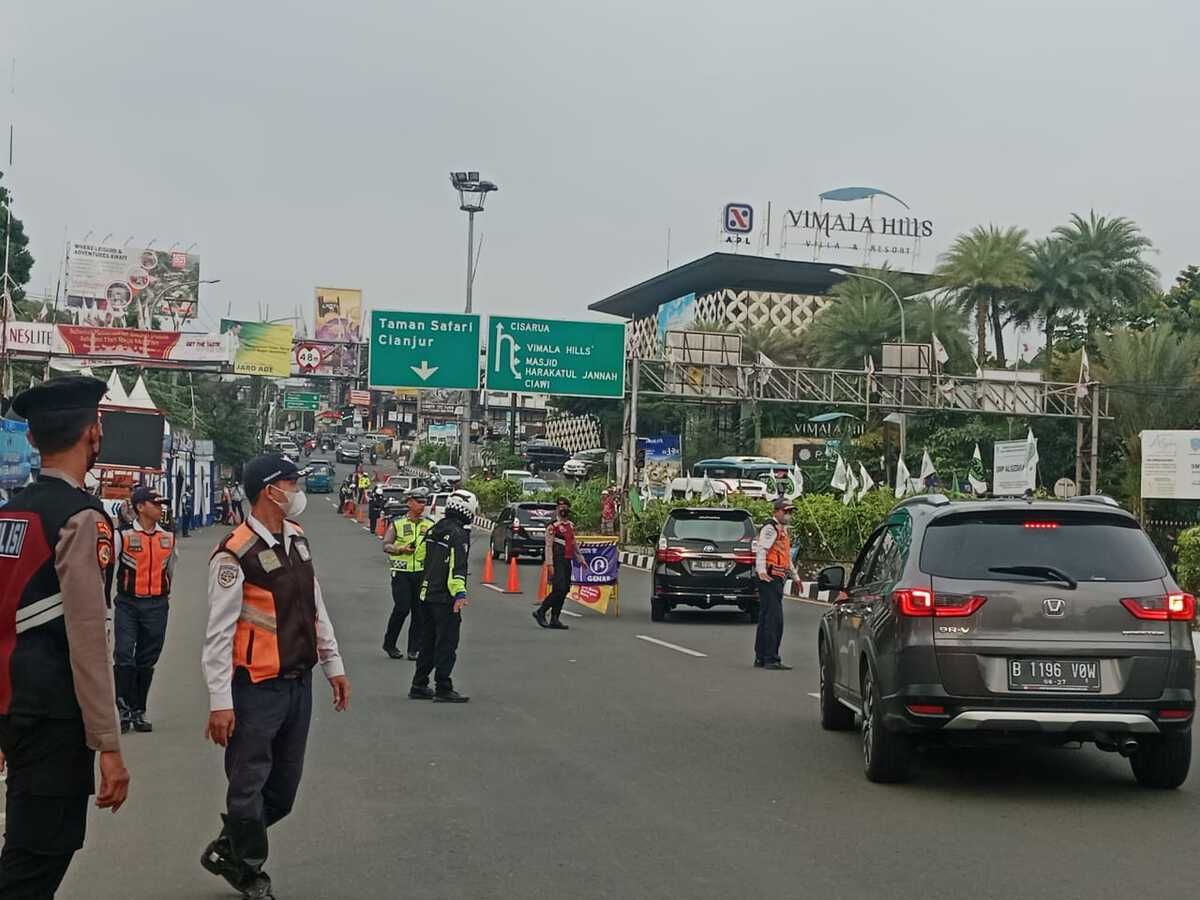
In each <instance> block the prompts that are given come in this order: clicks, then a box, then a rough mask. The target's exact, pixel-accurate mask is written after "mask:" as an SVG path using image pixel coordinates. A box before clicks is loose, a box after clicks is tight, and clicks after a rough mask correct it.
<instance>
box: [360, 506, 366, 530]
mask: <svg viewBox="0 0 1200 900" xmlns="http://www.w3.org/2000/svg"><path fill="white" fill-rule="evenodd" d="M366 523H367V511H366V509H365V508H364V507H363V505H362V504H361V503H360V504H359V505H358V524H359V525H365V524H366Z"/></svg>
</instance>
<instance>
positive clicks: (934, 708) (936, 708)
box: [908, 703, 946, 716]
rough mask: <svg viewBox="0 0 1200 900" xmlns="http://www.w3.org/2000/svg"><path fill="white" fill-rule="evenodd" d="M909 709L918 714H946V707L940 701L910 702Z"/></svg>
mask: <svg viewBox="0 0 1200 900" xmlns="http://www.w3.org/2000/svg"><path fill="white" fill-rule="evenodd" d="M908 711H909V712H910V713H912V714H913V715H916V716H944V715H945V714H946V707H944V706H942V705H941V704H938V703H910V704H908Z"/></svg>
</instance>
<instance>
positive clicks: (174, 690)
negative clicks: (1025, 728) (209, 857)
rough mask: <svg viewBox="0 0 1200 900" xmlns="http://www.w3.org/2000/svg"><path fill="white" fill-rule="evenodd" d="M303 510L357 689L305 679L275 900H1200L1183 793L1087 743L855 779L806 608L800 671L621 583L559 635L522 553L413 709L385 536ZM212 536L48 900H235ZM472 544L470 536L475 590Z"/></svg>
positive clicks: (712, 619)
mask: <svg viewBox="0 0 1200 900" xmlns="http://www.w3.org/2000/svg"><path fill="white" fill-rule="evenodd" d="M304 522H305V526H306V530H307V533H308V534H309V536H310V538H311V540H312V545H313V548H314V552H315V556H316V562H317V568H318V572H319V576H320V578H321V583H322V586H323V588H324V592H325V597H326V602H327V603H328V605H329V608H330V612H331V615H332V617H333V620H334V624H335V626H336V629H337V633H338V637H339V641H340V643H341V647H342V653H343V655H344V656H345V658H346V661H347V668H348V674H349V676H350V679H351V682H352V685H353V695H352V700H351V707H350V710H349V711H348V712H346V713H342V714H337V713H335V712H334V711H333V710H332V708H331V705H330V698H329V693H328V689H327V687H326V685H325V684H324V681H323V679H317V685H318V686H317V694H316V696H317V700H318V702H317V704H316V711H315V714H314V721H313V728H312V735H311V738H310V742H309V754H308V761H307V769H306V774H305V781H304V785H303V787H302V789H301V794H300V798H299V801H298V803H297V808H296V810H295V812H294V813H293V814H292V816H291V817H290V818H288V819H286V820H284V821H283V822H282V823H280V824H279V825H278V826H276V827H275V828H273V829H272V831H271V844H272V847H271V857H270V862H269V864H268V870H269V871H270V872H271V875H272V877H273V879H274V881H275V885H276V890H277V894H278V896H279V897H280V898H281V900H282V898H288V900H291V898H342V897H347V898H376V897H379V898H383V897H389V898H390V897H405V898H410V897H411V898H460V897H471V898H474V897H504V898H520V900H525V898H554V900H559V898H564V897H570V898H592V897H613V898H641V897H664V898H666V897H704V898H709V897H712V898H730V897H821V898H825V897H881V898H887V900H890V898H904V897H916V896H920V897H925V898H939V897H947V898H961V897H963V896H970V897H972V898H980V897H998V898H1007V900H1017V898H1026V897H1054V898H1073V897H1088V898H1096V897H1121V896H1155V897H1165V896H1182V895H1185V894H1188V895H1190V894H1191V893H1193V892H1194V890H1195V875H1194V871H1193V864H1192V863H1191V862H1190V849H1189V848H1190V846H1191V844H1190V835H1191V832H1192V829H1193V827H1194V825H1195V822H1196V820H1197V814H1198V813H1200V803H1198V802H1197V793H1196V786H1197V781H1196V778H1195V777H1193V778H1192V779H1191V780H1190V781H1189V782H1188V784H1186V785H1185V786H1184V787H1183V789H1181V790H1179V791H1174V792H1167V793H1154V792H1148V791H1145V790H1142V789H1140V788H1138V787H1137V786H1136V785H1135V784H1134V781H1133V779H1132V776H1131V775H1130V773H1129V767H1128V765H1127V764H1126V763H1125V761H1124V760H1122V759H1120V758H1119V757H1115V756H1111V755H1106V754H1102V753H1100V752H1099V751H1096V750H1094V749H1087V750H1058V751H1037V752H1024V753H1011V752H1010V753H978V752H972V753H966V752H963V753H941V754H936V755H932V756H926V758H925V759H924V760H923V761H922V764H921V767H920V774H919V776H918V778H917V779H916V780H914V781H913V782H912V783H911V784H907V785H901V786H879V785H872V784H869V783H868V782H867V781H866V780H865V779H864V778H863V775H862V770H861V756H860V753H859V744H858V735H857V733H848V734H829V733H825V732H823V731H822V730H821V729H820V726H819V724H818V721H817V709H816V702H815V700H814V699H813V698H812V697H811V696H810V692H812V691H815V690H816V684H817V674H816V667H815V659H814V656H815V640H814V635H815V624H816V621H817V619H818V617H819V615H820V610H819V608H817V607H815V606H812V605H807V604H803V603H800V602H790V603H789V605H788V607H787V610H786V616H787V630H786V635H785V640H784V657H785V659H786V660H788V661H790V662H791V663H793V664H794V665H795V667H796V668H795V670H794V671H792V672H764V671H761V670H757V669H753V668H752V667H751V661H752V657H753V652H752V650H753V639H754V630H753V627H752V626H750V625H748V624H746V623H745V622H744V621H743V620H742V618H741V617H739V616H734V615H730V614H721V613H700V612H696V613H694V614H684V615H683V616H679V617H677V619H678V620H677V621H672V622H669V623H663V624H651V622H650V621H649V610H648V601H647V593H648V577H647V575H646V574H645V573H641V572H635V571H632V570H628V569H627V570H626V571H625V573H624V574H623V576H622V580H621V589H622V592H623V593H622V601H621V606H622V615H621V616H620V617H619V618H611V617H600V616H597V615H595V614H593V613H591V612H590V611H586V610H579V609H576V610H574V611H575V612H579V613H582V617H581V618H569V619H567V621H568V622H569V624H570V626H571V630H570V631H567V632H552V631H545V630H542V629H540V628H538V627H537V626H536V625H535V624H534V622H533V620H532V619H531V617H530V610H531V608H532V601H533V594H534V591H535V586H536V579H537V574H538V572H537V567H536V565H535V564H532V563H527V564H525V565H522V566H521V574H522V584H523V593H522V594H521V595H518V596H514V595H502V594H498V593H494V592H492V591H490V590H487V589H484V588H482V587H474V588H473V589H472V594H471V606H470V607H469V608H468V609H467V610H466V612H465V614H464V625H463V640H462V646H461V649H460V657H459V664H458V668H457V670H456V672H455V682H456V686H457V687H458V688H459V689H460V690H461V691H463V692H464V693H467V694H470V695H471V702H470V703H469V704H466V705H463V706H450V705H445V704H437V705H435V704H430V703H423V702H415V701H409V700H407V699H406V698H405V694H406V692H407V687H408V682H409V679H410V677H411V670H412V663H409V662H401V661H393V660H390V659H388V658H387V657H386V656H385V655H384V654H383V652H382V651H381V649H380V640H381V634H382V629H383V625H384V622H385V619H386V616H387V612H388V609H389V607H390V598H389V594H388V590H387V570H386V559H385V557H384V556H383V554H382V552H381V551H380V550H379V543H378V541H377V539H376V538H374V537H373V536H371V535H369V534H367V533H366V532H365V531H364V530H363V529H362V528H361V527H360V526H358V525H357V524H355V523H353V522H351V521H349V520H346V519H344V518H341V517H339V516H337V515H336V513H335V512H334V510H333V508H332V504H331V503H330V502H328V501H327V500H326V498H325V497H323V496H314V497H311V498H310V503H309V511H308V512H306V513H305V516H304ZM220 534H221V529H218V528H211V529H205V530H201V531H199V532H196V533H194V534H193V536H192V537H190V538H188V539H187V540H185V541H182V544H183V550H182V558H181V561H180V564H179V567H178V571H177V587H176V593H175V596H174V597H173V599H172V610H171V620H170V626H169V633H168V638H167V645H166V650H165V652H164V656H163V659H162V661H161V663H160V667H159V675H158V678H157V680H156V682H155V685H154V692H153V694H152V697H151V706H152V710H151V713H152V718H153V720H154V723H155V732H154V733H153V734H151V735H137V734H134V735H130V736H129V737H128V738H127V739H126V740H125V742H124V745H125V748H126V757H127V762H128V765H129V768H130V770H131V772H132V776H133V784H132V791H131V794H130V800H129V803H128V805H127V806H126V808H125V809H123V810H122V811H121V812H120V813H119V814H118V815H116V816H112V815H109V814H100V813H97V812H95V811H93V816H92V819H91V821H90V823H89V836H88V844H87V847H86V848H85V849H84V851H83V852H82V853H80V854H79V855H78V856H77V857H76V860H75V863H74V865H73V866H72V868H71V871H70V872H69V874H68V877H67V880H66V882H65V885H64V887H63V890H62V891H61V892H60V896H61V897H66V898H76V897H77V898H91V900H110V898H111V900H117V898H120V900H132V898H163V897H171V898H197V900H200V898H204V900H208V898H219V897H229V896H232V895H231V894H230V892H229V891H228V890H227V889H226V888H225V886H224V883H223V882H220V881H219V880H217V879H215V878H213V877H212V876H211V875H209V874H207V873H206V872H204V871H203V870H202V869H201V868H200V866H199V864H198V857H199V855H200V851H201V850H202V849H203V847H204V845H205V844H206V843H207V842H208V841H209V840H210V839H211V838H212V836H213V835H214V833H215V832H216V830H217V827H218V825H219V821H218V813H219V812H220V811H221V809H222V808H223V796H224V779H223V774H222V768H221V752H220V751H219V750H218V749H217V748H215V747H213V746H212V745H210V744H206V743H205V742H204V741H203V739H202V731H203V727H204V722H205V718H206V715H207V708H208V707H207V694H206V691H205V687H204V683H203V680H202V678H201V672H200V664H199V655H200V645H201V642H202V638H203V630H204V621H205V597H204V580H205V565H206V561H207V557H208V554H209V552H210V551H211V550H212V548H213V546H214V545H215V544H216V542H217V540H218V538H219V536H220ZM485 545H486V540H485V539H484V537H483V535H482V534H481V533H480V532H476V541H475V547H474V552H473V554H472V582H473V584H474V583H475V582H477V579H478V575H479V573H481V572H482V553H483V547H484V546H485ZM498 574H499V573H498ZM568 609H570V606H568ZM643 637H652V638H656V639H658V640H661V641H666V642H668V643H671V644H675V645H677V646H678V647H682V648H684V649H686V650H690V651H693V653H685V652H682V651H681V650H677V649H672V648H670V647H667V646H663V645H661V644H656V643H652V642H649V641H646V640H644V639H642V638H643ZM693 654H703V655H693Z"/></svg>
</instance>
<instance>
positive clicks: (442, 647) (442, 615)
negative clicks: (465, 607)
mask: <svg viewBox="0 0 1200 900" xmlns="http://www.w3.org/2000/svg"><path fill="white" fill-rule="evenodd" d="M410 627H411V626H410ZM461 630H462V613H456V612H455V611H454V607H453V605H452V604H451V603H449V602H447V603H438V602H424V603H422V604H421V628H420V636H421V655H420V656H419V657H417V670H416V672H414V673H413V680H412V683H413V687H429V673H430V672H433V673H434V675H433V683H434V684H435V685H436V686H437V687H438V688H439V689H441V690H450V689H451V688H453V687H454V682H453V681H451V680H450V673H451V672H453V671H454V663H455V660H457V659H458V637H459V633H460V632H461Z"/></svg>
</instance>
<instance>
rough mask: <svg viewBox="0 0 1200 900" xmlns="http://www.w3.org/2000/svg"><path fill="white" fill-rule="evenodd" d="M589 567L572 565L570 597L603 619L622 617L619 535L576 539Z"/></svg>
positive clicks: (582, 536) (581, 536) (579, 537)
mask: <svg viewBox="0 0 1200 900" xmlns="http://www.w3.org/2000/svg"><path fill="white" fill-rule="evenodd" d="M576 541H577V543H578V544H579V550H580V553H582V554H583V558H584V561H585V562H586V563H587V567H586V569H585V568H581V567H580V566H579V565H578V564H576V563H573V564H572V565H571V590H570V592H569V593H568V594H567V596H568V597H570V598H571V599H572V600H574V601H575V602H576V603H578V604H579V605H580V606H586V607H587V608H588V609H590V610H592V611H594V612H598V613H599V614H600V615H602V616H606V615H613V616H619V615H620V614H621V599H620V591H619V589H618V588H619V585H618V584H617V580H618V577H619V575H620V563H619V560H620V554H619V553H618V552H617V538H616V536H615V535H608V534H595V535H579V536H578V537H577V538H576Z"/></svg>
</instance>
